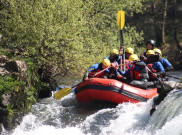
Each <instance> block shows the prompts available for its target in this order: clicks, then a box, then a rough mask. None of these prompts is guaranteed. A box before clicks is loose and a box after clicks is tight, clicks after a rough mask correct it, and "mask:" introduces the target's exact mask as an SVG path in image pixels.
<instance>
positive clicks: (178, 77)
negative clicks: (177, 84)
mask: <svg viewBox="0 0 182 135" xmlns="http://www.w3.org/2000/svg"><path fill="white" fill-rule="evenodd" d="M166 76H168V77H171V78H174V79H178V80H181V79H182V78H179V77H176V76H171V75H166Z"/></svg>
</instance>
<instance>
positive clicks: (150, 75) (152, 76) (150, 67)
mask: <svg viewBox="0 0 182 135" xmlns="http://www.w3.org/2000/svg"><path fill="white" fill-rule="evenodd" d="M152 66H153V64H147V67H148V68H149V69H150V70H151V71H152V73H157V71H156V70H154V69H153V68H152ZM152 73H151V72H150V71H148V74H149V78H151V79H154V78H155V76H154V75H153V74H152Z"/></svg>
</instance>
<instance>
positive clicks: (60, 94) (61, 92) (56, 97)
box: [54, 88, 71, 100]
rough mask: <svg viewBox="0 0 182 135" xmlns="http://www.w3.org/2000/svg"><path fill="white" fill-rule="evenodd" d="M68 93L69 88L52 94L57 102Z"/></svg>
mask: <svg viewBox="0 0 182 135" xmlns="http://www.w3.org/2000/svg"><path fill="white" fill-rule="evenodd" d="M70 92H71V88H63V89H61V90H59V91H57V92H56V93H55V94H54V98H55V99H56V100H59V99H61V98H62V97H64V96H66V95H68V94H69V93H70Z"/></svg>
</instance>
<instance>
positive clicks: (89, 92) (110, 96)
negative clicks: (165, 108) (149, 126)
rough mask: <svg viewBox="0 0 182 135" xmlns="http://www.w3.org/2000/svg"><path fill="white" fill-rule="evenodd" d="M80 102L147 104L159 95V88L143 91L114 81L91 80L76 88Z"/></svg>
mask: <svg viewBox="0 0 182 135" xmlns="http://www.w3.org/2000/svg"><path fill="white" fill-rule="evenodd" d="M75 94H76V98H77V100H78V101H79V102H82V103H89V102H92V101H108V102H112V103H117V104H119V103H123V102H132V103H138V102H146V101H147V100H148V99H151V98H153V97H154V96H156V95H157V88H150V89H147V90H145V89H141V88H137V87H134V86H131V85H128V84H125V83H123V82H120V81H117V80H113V79H102V78H91V79H88V80H86V81H84V82H83V83H81V84H79V85H78V86H77V87H76V88H75Z"/></svg>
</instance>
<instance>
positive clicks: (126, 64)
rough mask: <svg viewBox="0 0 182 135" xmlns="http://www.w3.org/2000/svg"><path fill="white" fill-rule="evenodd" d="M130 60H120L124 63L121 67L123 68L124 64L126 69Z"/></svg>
mask: <svg viewBox="0 0 182 135" xmlns="http://www.w3.org/2000/svg"><path fill="white" fill-rule="evenodd" d="M129 63H130V62H129V60H128V59H125V63H124V60H122V64H124V65H122V69H124V66H125V68H126V71H127V70H128V69H129V65H130V64H129Z"/></svg>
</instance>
